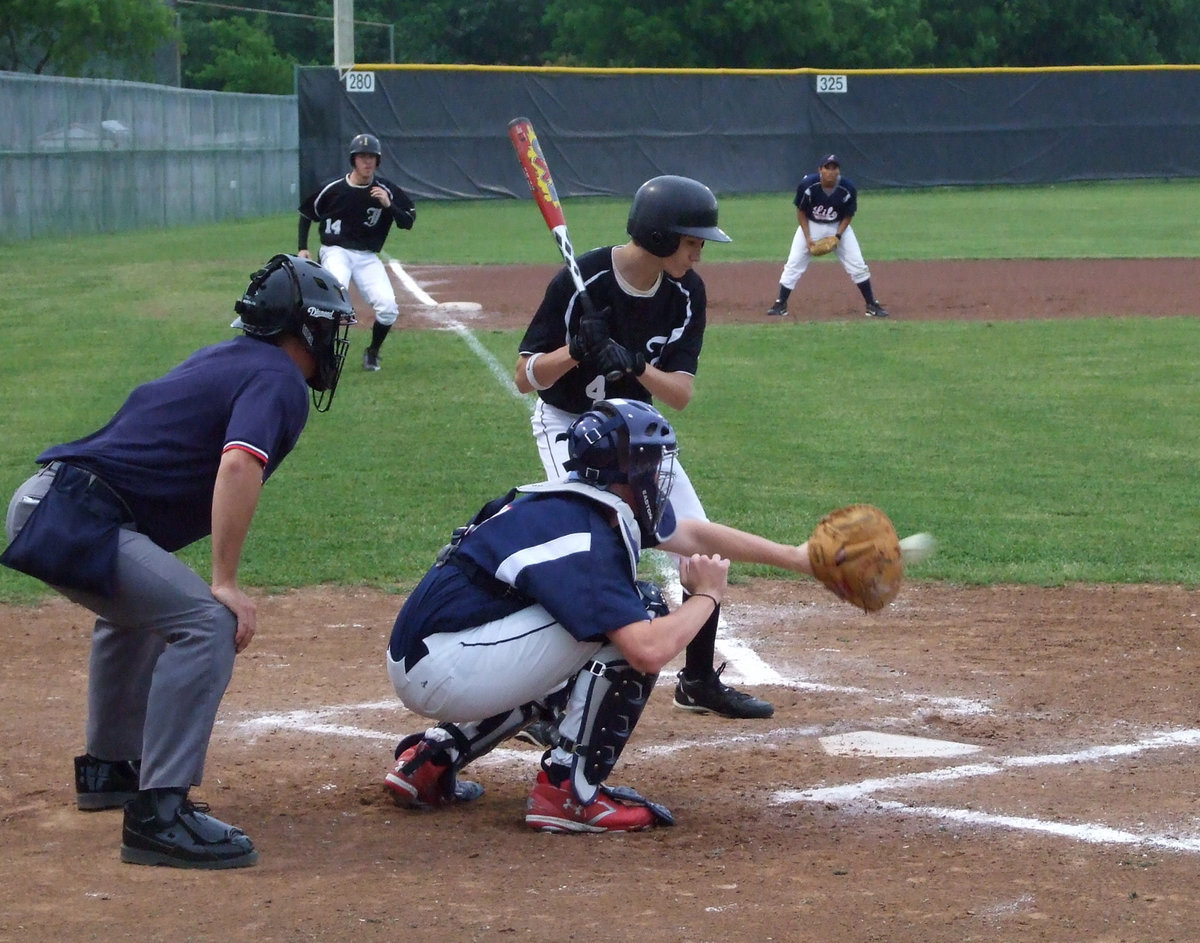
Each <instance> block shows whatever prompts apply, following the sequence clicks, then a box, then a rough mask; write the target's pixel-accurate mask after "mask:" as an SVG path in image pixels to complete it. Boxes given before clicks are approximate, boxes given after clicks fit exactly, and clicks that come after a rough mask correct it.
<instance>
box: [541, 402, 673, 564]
mask: <svg viewBox="0 0 1200 943" xmlns="http://www.w3.org/2000/svg"><path fill="white" fill-rule="evenodd" d="M567 451H568V454H569V455H570V456H571V457H570V460H569V461H567V463H566V464H565V465H564V466H563V467H564V468H566V469H567V471H569V472H571V478H573V479H574V480H576V481H585V482H588V483H589V484H593V485H599V486H600V487H605V486H607V485H610V484H627V485H629V488H630V491H631V492H632V496H631V499H630V500H631V505H632V507H633V513H634V515H635V516H636V518H637V522H638V529H639V530H640V531H641V534H642V540H643V541H645V542H649V541H650V540H651V539H653V537H654V535H655V533H656V532H657V530H658V524H659V521H661V520H662V515H663V510H664V509H665V508H666V506H667V496H668V495H669V494H670V492H671V483H672V480H673V477H674V470H675V453H676V451H677V446H676V441H675V430H674V429H672V428H671V424H670V423H669V422H667V420H666V419H665V418H663V414H662V413H660V412H659V411H658V410H657V409H655V408H654V407H653V406H651V405H650V404H649V403H643V402H640V401H639V400H628V399H605V400H601V401H600V402H598V403H594V404H593V405H592V408H591V409H589V410H588V411H587V412H586V413H583V414H582V415H581V416H580V417H579V418H578V419H576V420H575V421H574V422H573V423H571V425H570V427H569V428H568V429H567Z"/></svg>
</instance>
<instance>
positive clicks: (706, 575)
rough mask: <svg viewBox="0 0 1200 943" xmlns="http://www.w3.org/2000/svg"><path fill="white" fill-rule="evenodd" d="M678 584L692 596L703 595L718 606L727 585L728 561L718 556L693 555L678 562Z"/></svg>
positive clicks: (723, 596)
mask: <svg viewBox="0 0 1200 943" xmlns="http://www.w3.org/2000/svg"><path fill="white" fill-rule="evenodd" d="M679 583H680V585H681V586H682V587H683V588H684V589H685V590H687V591H688V592H689V593H692V594H693V595H695V594H697V593H705V594H707V595H709V596H712V597H713V599H715V600H716V601H717V603H718V605H719V604H720V602H721V600H722V599H724V598H725V588H726V586H727V585H728V583H729V561H728V560H726V559H725V558H723V557H721V556H720V555H718V554H713V555H712V556H708V555H706V554H703V553H693V554H692V555H691V556H690V557H682V558H680V560H679Z"/></svg>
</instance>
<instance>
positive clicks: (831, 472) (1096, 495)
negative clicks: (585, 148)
mask: <svg viewBox="0 0 1200 943" xmlns="http://www.w3.org/2000/svg"><path fill="white" fill-rule="evenodd" d="M566 208H567V214H568V220H569V222H570V225H571V232H572V236H573V239H574V241H575V244H576V246H578V247H580V248H581V249H582V248H585V247H589V246H591V245H596V244H600V243H603V242H611V241H614V240H615V239H617V238H618V237H619V236H620V233H621V232H622V231H623V229H624V215H625V213H626V212H627V209H628V207H627V203H626V202H624V201H620V202H619V201H614V200H608V199H603V200H577V201H572V202H569V203H568V205H567V207H566ZM1198 211H1200V182H1192V181H1185V182H1159V181H1147V182H1143V183H1136V184H1130V183H1125V184H1120V185H1098V184H1089V185H1068V186H1061V187H1055V188H1050V189H1032V188H1003V189H986V190H932V191H921V192H880V193H870V194H864V195H863V197H862V207H861V210H860V218H859V222H858V223H857V224H856V228H857V229H859V231H860V236H861V238H862V240H863V243H864V246H865V247H866V250H867V254H868V258H869V259H871V260H872V261H874V260H876V259H879V260H887V259H908V258H989V257H1006V258H1018V257H1019V258H1045V257H1056V256H1062V257H1088V258H1111V257H1119V256H1126V257H1128V256H1146V257H1164V256H1176V257H1197V256H1200V228H1198V227H1196V226H1195V220H1196V219H1197V218H1198V217H1200V212H1198ZM794 218H795V217H794V210H793V209H792V208H791V205H790V194H773V195H764V196H754V197H743V198H728V199H723V200H722V205H721V221H722V225H723V226H724V227H725V228H726V229H727V230H728V231H729V232H730V233H731V234H733V236H734V238H735V242H734V243H733V244H731V245H729V246H722V247H720V250H719V251H720V253H721V255H720V258H721V260H734V259H767V260H780V261H781V259H782V255H783V253H785V252H786V249H787V245H788V240H790V237H791V232H792V231H793V228H794ZM294 231H295V221H294V217H292V216H291V215H290V214H289V215H286V216H279V217H272V218H270V219H266V220H255V221H248V222H242V223H235V224H223V225H220V226H205V227H197V228H191V229H176V230H166V231H154V232H140V233H130V234H118V235H105V236H95V237H85V238H77V239H72V240H64V241H47V240H39V241H36V242H32V243H20V244H16V245H9V246H6V247H5V248H4V250H3V253H2V255H0V273H2V274H3V275H4V280H3V283H4V284H5V286H6V288H7V297H6V302H7V303H6V304H5V306H4V311H3V314H0V321H2V323H3V326H4V337H5V346H4V363H3V367H2V368H0V396H2V397H3V403H4V417H5V418H4V420H3V426H2V428H3V431H4V440H3V441H4V447H3V449H0V494H3V495H4V500H5V502H7V497H8V496H9V495H10V494H11V493H12V490H13V489H14V488H15V487H16V485H17V484H19V482H20V481H21V480H22V479H23V478H24V477H25V476H26V475H27V474H28V473H29V472H30V471H31V470H32V468H33V465H32V459H33V457H34V455H36V454H37V452H38V451H39V450H40V449H41V448H43V447H45V446H46V445H49V444H52V443H56V442H60V441H65V440H67V439H69V438H74V437H77V436H80V435H83V434H85V433H87V432H90V431H92V430H93V429H95V428H96V427H98V426H99V425H100V424H102V423H103V422H104V421H106V420H107V419H108V417H109V416H110V415H111V414H112V412H113V411H114V410H115V409H116V407H117V406H118V405H119V404H120V402H121V401H122V399H123V398H124V396H125V394H126V393H127V392H128V391H129V389H130V388H131V387H132V386H133V385H135V384H136V383H138V382H141V381H143V380H146V379H150V378H151V377H154V376H156V375H158V374H160V373H161V372H163V371H164V370H166V369H167V368H169V367H170V366H172V365H173V364H175V363H176V362H178V361H179V360H180V359H182V358H183V357H184V356H186V355H187V354H188V353H190V352H191V351H192V350H194V349H195V348H197V347H199V346H202V345H204V344H207V343H211V342H215V341H217V340H221V339H223V338H226V337H228V336H230V331H229V328H228V323H229V320H230V319H231V318H232V304H233V301H234V299H235V298H236V297H238V295H239V294H240V292H241V291H242V289H243V288H244V287H245V284H246V281H247V278H248V276H249V274H250V271H251V270H252V269H253V268H255V267H256V266H257V265H258V264H260V263H261V262H262V261H264V260H265V259H266V258H267V257H268V256H269V255H270V254H272V253H273V252H275V251H279V250H284V251H286V250H289V249H290V248H291V247H292V246H293V238H294ZM918 240H919V242H918ZM389 249H391V250H392V251H393V252H394V253H396V254H397V255H400V256H401V257H402V258H404V259H405V260H406V261H412V262H456V263H470V262H543V263H545V262H553V261H555V258H556V256H555V250H554V247H553V244H552V243H551V241H550V239H549V236H548V234H547V233H546V231H545V228H544V226H543V225H542V223H541V220H540V216H539V215H538V214H537V211H536V209H535V208H534V206H533V204H532V202H530V201H525V200H523V201H495V202H482V203H456V204H444V203H432V202H427V203H423V204H422V205H421V207H420V216H419V219H418V224H417V228H416V229H415V230H414V231H413V232H412V233H396V234H394V235H393V236H392V237H391V241H390V242H389ZM1134 249H1136V251H1133V250H1134ZM716 253H717V250H716V248H715V247H714V250H713V252H712V254H711V255H710V256H709V260H712V259H713V258H714V257H715V256H716ZM1198 271H1200V269H1198ZM701 272H702V273H703V267H702V268H701ZM1197 282H1198V283H1200V278H1198V279H1197ZM1197 287H1198V289H1200V284H1198V286H1197ZM541 288H542V286H541V285H538V286H533V287H532V288H531V291H532V293H533V294H535V295H536V294H538V293H540V291H541ZM481 300H484V301H486V299H481ZM1146 311H1147V314H1151V315H1152V314H1153V313H1154V299H1153V298H1148V299H1147V300H1146ZM1197 313H1198V314H1200V301H1198V303H1197ZM797 326H798V327H799V328H800V329H799V330H794V331H789V332H787V337H786V338H784V339H783V341H782V342H781V336H780V335H779V333H778V332H771V333H768V332H769V327H768V326H767V325H761V326H759V325H755V326H725V325H716V326H714V327H712V328H710V331H709V335H708V338H707V343H706V348H705V358H704V370H703V372H702V375H701V378H700V381H699V386H698V393H697V396H696V398H695V399H694V400H693V403H692V405H691V406H690V407H689V408H688V409H687V410H686V411H685V412H684V413H682V414H676V413H672V414H670V418H671V419H672V420H673V421H674V422H675V423H676V425H677V426H678V428H679V431H680V437H681V440H682V443H683V449H684V452H683V454H684V460H685V462H686V464H687V467H688V470H689V473H690V474H691V476H692V478H693V479H694V480H695V481H696V484H697V487H698V490H699V491H700V494H701V496H702V497H703V499H704V502H705V506H706V509H707V510H708V512H709V514H710V515H711V516H712V517H713V518H715V519H718V520H723V521H726V522H729V523H732V524H735V525H737V526H740V527H745V528H748V529H751V530H755V531H759V532H762V533H765V534H767V535H769V536H773V537H776V538H779V539H785V540H796V541H799V540H801V539H803V538H804V537H805V536H806V535H807V533H808V531H809V530H810V529H811V527H812V525H813V524H814V523H815V521H816V519H817V518H818V517H819V516H820V515H821V514H822V513H823V512H824V511H826V510H828V509H830V508H832V507H834V506H836V505H838V504H843V503H847V502H850V501H870V502H873V503H877V504H879V505H881V506H882V507H884V508H885V509H887V511H888V512H889V513H890V514H891V515H892V517H893V519H894V520H895V521H896V524H897V527H898V528H899V529H900V530H901V532H902V533H908V532H912V531H915V530H930V531H932V532H933V533H935V534H936V535H937V537H938V538H939V540H940V544H941V546H940V551H939V553H938V555H937V556H936V557H935V558H934V559H933V561H932V562H930V563H929V564H926V565H924V566H923V567H922V568H921V569H920V570H919V571H916V572H914V574H913V575H914V576H916V577H928V578H935V579H944V580H949V581H954V582H961V583H971V584H987V583H994V582H1012V583H1031V584H1041V585H1053V584H1057V583H1063V582H1073V581H1086V582H1172V583H1176V582H1177V583H1183V584H1187V585H1200V554H1197V552H1196V551H1195V546H1196V530H1197V527H1196V524H1197V514H1196V511H1195V508H1196V494H1197V490H1198V489H1197V482H1196V469H1197V467H1198V466H1200V396H1198V392H1200V391H1198V384H1197V381H1196V379H1195V376H1196V360H1197V357H1196V351H1197V349H1198V346H1200V343H1198V342H1200V337H1198V335H1197V331H1198V329H1200V321H1198V320H1196V319H1193V318H1154V317H1147V318H1132V319H1090V320H1089V319H1084V320H1077V319H1072V320H1065V321H1045V320H1043V321H1029V322H1008V323H990V324H989V323H969V324H960V323H953V322H923V323H916V322H907V323H906V322H905V321H904V320H903V319H900V318H898V319H895V320H894V321H890V322H881V323H874V322H869V321H865V320H864V321H862V322H861V323H858V322H837V323H820V324H817V323H809V324H803V325H797ZM520 333H521V332H520V331H480V332H477V333H476V334H475V339H476V340H477V341H478V342H479V347H480V348H481V349H482V350H485V351H487V352H488V353H489V354H490V355H491V356H492V357H493V358H495V361H496V362H498V363H499V364H500V365H501V367H502V372H503V373H507V372H509V371H510V370H511V366H512V364H513V361H514V358H515V351H516V345H517V342H518V340H519V337H520ZM397 340H398V341H399V343H396V342H392V343H395V346H394V347H392V346H389V350H390V354H389V356H388V357H387V360H386V367H385V369H384V371H382V372H381V373H378V374H373V375H367V374H364V373H363V372H362V371H360V370H357V369H355V368H356V366H357V360H356V359H355V360H352V362H351V363H350V364H349V365H348V368H347V371H346V373H345V375H344V377H343V380H342V385H341V386H340V387H339V389H338V393H337V398H336V401H335V403H334V406H333V410H332V411H331V412H330V413H327V414H324V415H319V414H315V413H314V414H313V416H312V417H311V419H310V421H309V426H308V429H307V430H306V432H305V434H304V436H303V437H302V438H301V440H300V444H299V446H298V447H297V449H296V451H295V452H294V453H293V454H292V456H291V457H290V458H289V459H288V461H287V462H285V463H284V465H283V467H282V468H281V469H280V471H279V472H278V473H277V474H276V476H275V477H274V478H273V479H272V480H271V482H270V483H269V485H268V487H267V488H266V490H265V491H264V494H263V499H262V502H261V504H260V509H259V514H258V518H257V520H256V522H255V527H254V529H253V531H252V533H251V537H250V541H249V543H248V546H247V548H246V552H245V561H244V566H243V572H242V576H243V582H244V583H245V584H246V585H247V586H253V587H260V588H269V589H276V588H284V587H292V586H300V585H307V584H314V583H331V584H345V585H371V586H380V587H385V588H388V589H394V590H396V591H399V592H405V591H407V590H408V589H409V588H411V586H412V584H413V583H414V582H415V581H416V579H418V578H419V576H420V574H421V573H422V572H423V571H424V569H425V567H426V566H427V565H428V563H429V562H430V560H431V558H432V555H433V554H434V552H435V551H436V550H437V548H438V547H439V546H441V544H442V543H443V542H444V541H445V539H446V537H447V535H448V533H449V531H450V530H451V529H452V528H453V527H454V526H456V525H458V524H459V523H462V522H463V521H464V520H465V519H466V518H468V517H469V516H470V515H471V514H472V513H473V512H474V511H475V509H476V507H477V506H478V505H479V504H480V503H482V502H483V501H484V500H486V499H488V498H490V497H492V496H494V495H495V494H498V493H501V492H502V491H504V490H505V489H506V488H507V487H509V486H510V485H512V484H516V483H519V482H522V481H526V480H534V479H536V478H537V477H538V475H539V472H540V465H539V463H538V461H537V458H536V455H535V450H534V447H533V443H532V441H531V437H530V435H529V427H528V416H529V410H530V408H531V402H530V401H529V400H528V399H527V398H522V397H518V396H516V395H514V394H513V392H512V391H510V390H509V389H508V388H507V387H506V386H505V384H504V383H502V382H501V380H500V379H498V378H497V376H496V375H495V374H494V373H493V372H492V370H491V369H490V368H489V367H488V365H487V364H486V363H485V360H484V359H482V358H481V355H480V353H479V350H477V349H476V347H473V346H472V345H469V344H467V343H466V342H464V339H463V338H462V337H460V336H459V335H457V334H455V333H452V332H432V331H423V332H410V333H406V334H405V335H404V336H403V338H402V339H400V338H398V339H397ZM358 346H360V345H356V348H357V347H358ZM357 354H358V350H357V349H356V350H355V351H354V352H353V353H352V357H355V358H356V357H357ZM1148 535H1153V539H1148ZM184 556H185V558H186V559H188V560H189V561H190V562H192V563H193V564H194V565H196V566H197V568H198V569H199V570H200V571H201V572H202V573H205V574H207V571H208V546H207V542H204V543H203V544H200V545H197V546H195V547H192V548H189V549H188V550H187V551H185V552H184ZM736 571H737V573H738V574H743V575H744V574H758V575H764V574H768V573H772V571H766V570H756V569H754V568H750V567H741V566H739V567H737V568H736ZM41 594H42V590H41V588H40V585H39V584H37V583H36V582H35V581H33V580H30V579H27V578H26V577H23V576H21V575H19V574H15V573H13V572H12V571H9V570H6V569H2V568H0V600H6V601H29V600H34V599H37V598H39V597H40V595H41Z"/></svg>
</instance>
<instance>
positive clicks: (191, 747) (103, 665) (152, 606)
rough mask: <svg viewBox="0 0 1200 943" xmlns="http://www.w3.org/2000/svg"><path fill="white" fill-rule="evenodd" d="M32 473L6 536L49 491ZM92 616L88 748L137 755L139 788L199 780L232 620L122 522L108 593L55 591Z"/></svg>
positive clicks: (225, 672) (223, 681)
mask: <svg viewBox="0 0 1200 943" xmlns="http://www.w3.org/2000/svg"><path fill="white" fill-rule="evenodd" d="M53 477H54V473H53V471H51V470H43V471H40V472H38V474H36V475H34V476H33V477H32V478H30V479H29V480H28V481H26V482H25V483H24V484H23V485H21V486H20V487H19V488H18V489H17V491H16V494H14V495H13V499H12V501H11V503H10V504H9V507H8V516H7V518H6V520H5V529H6V531H7V533H8V539H9V540H12V538H13V537H15V536H16V534H17V532H18V531H19V530H20V529H21V528H22V527H23V526H24V525H25V521H26V520H28V518H29V515H30V514H31V513H32V511H33V509H34V508H35V507H36V506H37V503H38V502H39V501H40V500H41V498H42V495H44V494H45V493H46V491H47V490H48V489H49V487H50V483H51V481H53ZM54 588H55V589H56V590H58V592H60V593H62V594H63V595H64V596H66V597H67V598H68V599H70V600H71V601H72V602H76V603H78V604H79V605H81V606H84V607H85V608H87V609H90V610H91V611H92V612H94V613H95V614H96V616H97V618H96V624H95V627H94V628H93V630H92V653H91V664H90V670H89V675H88V718H87V751H88V752H89V753H91V754H92V755H93V756H97V757H99V758H101V759H105V760H135V759H141V761H142V774H141V788H142V789H158V788H168V787H173V788H188V787H190V786H192V785H198V784H199V783H200V781H201V778H202V776H203V773H204V759H205V755H206V754H207V752H208V741H209V738H210V737H211V736H212V729H213V724H214V723H215V721H216V716H217V708H218V707H219V706H220V703H221V698H222V697H223V696H224V694H225V688H226V687H227V686H228V684H229V679H230V678H231V677H232V676H233V661H234V657H235V655H236V649H235V647H234V635H235V633H236V631H237V618H236V617H235V616H234V614H233V612H231V611H230V610H229V609H228V608H226V607H225V606H224V605H223V604H222V603H220V602H218V601H217V600H216V599H214V598H213V595H212V591H211V590H210V588H209V585H208V583H206V582H205V581H204V580H203V579H201V578H200V576H199V575H197V574H196V573H195V572H194V571H193V570H192V569H191V568H190V567H188V566H186V565H185V564H183V563H182V562H180V561H179V560H178V559H177V558H176V557H175V556H174V555H173V554H171V553H168V552H167V551H166V550H163V549H162V548H161V547H159V546H158V545H157V544H155V543H154V542H153V541H152V540H150V538H148V537H146V536H145V535H143V534H140V533H138V532H137V531H136V530H132V529H130V528H128V527H123V528H122V529H121V534H120V549H119V551H118V557H117V590H116V593H115V594H114V595H113V596H112V598H110V599H106V598H104V597H102V596H97V595H95V594H92V593H85V592H80V591H78V590H74V589H66V588H64V587H58V586H56V587H54Z"/></svg>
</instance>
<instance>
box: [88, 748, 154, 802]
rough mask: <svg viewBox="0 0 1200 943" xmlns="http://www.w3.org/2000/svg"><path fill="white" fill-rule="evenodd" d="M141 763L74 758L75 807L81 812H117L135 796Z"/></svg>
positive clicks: (90, 756)
mask: <svg viewBox="0 0 1200 943" xmlns="http://www.w3.org/2000/svg"><path fill="white" fill-rule="evenodd" d="M141 767H142V761H141V760H98V759H96V757H94V756H92V755H91V754H90V753H85V754H83V756H77V757H75V805H76V806H77V807H78V808H80V809H81V810H83V811H84V812H97V811H99V810H101V809H120V808H122V807H124V805H125V803H126V802H128V801H129V800H130V799H136V798H137V794H138V773H139V771H140V770H141Z"/></svg>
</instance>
